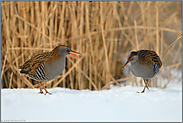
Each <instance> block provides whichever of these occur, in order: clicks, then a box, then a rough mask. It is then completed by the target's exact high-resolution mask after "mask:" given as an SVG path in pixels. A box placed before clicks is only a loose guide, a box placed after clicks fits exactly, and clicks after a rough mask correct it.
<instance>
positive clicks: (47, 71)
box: [20, 45, 81, 94]
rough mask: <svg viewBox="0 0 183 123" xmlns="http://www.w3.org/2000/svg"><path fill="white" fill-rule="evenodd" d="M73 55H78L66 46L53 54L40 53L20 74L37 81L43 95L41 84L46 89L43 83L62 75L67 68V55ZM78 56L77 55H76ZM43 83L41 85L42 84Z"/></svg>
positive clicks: (53, 51) (58, 48)
mask: <svg viewBox="0 0 183 123" xmlns="http://www.w3.org/2000/svg"><path fill="white" fill-rule="evenodd" d="M72 53H78V54H81V53H79V52H75V51H73V50H70V49H69V48H68V47H66V46H64V45H59V46H57V47H56V48H55V49H53V50H52V51H51V52H44V53H40V54H38V55H36V56H33V57H32V58H31V59H29V60H28V61H27V62H25V63H24V65H22V66H20V68H21V70H20V73H22V74H26V75H28V76H29V77H30V78H31V79H34V80H37V81H38V84H39V88H40V92H39V93H41V94H43V91H42V88H41V84H42V86H43V88H44V90H45V91H46V93H49V92H48V91H47V90H46V88H45V87H44V84H43V81H49V80H52V79H54V78H55V77H57V76H58V75H59V74H61V73H62V72H63V70H64V68H65V60H66V59H65V58H66V56H67V55H74V54H72ZM74 56H76V55H74ZM76 57H78V56H76ZM40 82H41V83H40ZM49 94H50V93H49Z"/></svg>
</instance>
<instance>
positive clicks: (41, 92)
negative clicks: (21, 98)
mask: <svg viewBox="0 0 183 123" xmlns="http://www.w3.org/2000/svg"><path fill="white" fill-rule="evenodd" d="M38 85H39V89H40V92H39V93H38V94H43V91H42V88H41V83H40V82H38Z"/></svg>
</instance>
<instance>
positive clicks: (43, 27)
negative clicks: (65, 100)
mask: <svg viewBox="0 0 183 123" xmlns="http://www.w3.org/2000/svg"><path fill="white" fill-rule="evenodd" d="M181 5H182V3H181V1H176V2H173V1H172V2H171V1H159V2H153V1H144V2H142V1H137V2H135V1H129V2H123V1H118V2H117V1H112V2H97V1H95V2H89V1H80V2H75V1H73V2H71V1H70V2H66V1H60V2H58V1H51V2H43V1H36V2H34V1H29V2H28V1H26V2H23V1H22V2H16V1H7V2H1V88H35V87H38V84H37V82H36V81H33V80H31V79H30V78H28V77H26V76H24V75H21V74H20V72H19V66H20V65H22V64H23V63H24V62H26V61H27V60H28V59H30V58H31V57H32V56H33V55H36V54H38V53H41V52H44V51H51V50H52V49H53V48H54V47H55V46H57V45H59V44H62V45H67V46H69V47H70V48H71V49H72V50H75V51H78V52H81V53H82V54H83V56H82V57H81V58H74V57H72V56H67V65H66V68H65V70H64V72H63V73H62V74H61V75H59V76H58V77H57V78H56V79H54V80H52V81H49V82H47V83H45V85H46V87H47V88H51V87H57V86H59V87H66V88H71V89H86V88H87V89H91V90H93V89H94V90H101V89H106V88H109V84H110V83H111V82H113V83H116V84H118V82H119V81H122V82H124V81H128V80H133V81H132V85H139V83H140V82H137V80H136V77H134V76H132V75H131V76H129V75H125V74H124V70H122V66H123V65H124V62H125V61H124V58H125V57H127V53H129V52H130V51H131V50H139V49H151V50H155V51H156V52H157V53H158V54H160V57H161V59H162V62H163V67H162V69H164V70H165V71H167V72H166V73H167V74H166V75H162V72H161V71H160V75H161V76H160V77H166V78H167V79H168V82H169V81H170V80H171V79H172V75H171V73H170V72H168V71H169V69H174V70H175V71H176V70H179V71H180V72H182V69H181V66H182V54H181V53H182V42H181V39H182V38H180V39H179V40H178V41H176V42H175V43H174V44H173V45H172V46H171V47H170V48H169V49H168V50H167V51H166V52H164V53H163V54H161V53H162V52H163V51H165V50H166V48H168V47H169V46H170V44H172V43H173V41H175V40H176V39H177V38H178V37H179V36H180V35H181V34H182V31H181V30H182V29H181V27H182V13H181V12H182V6H181ZM162 69H161V70H162ZM127 76H128V77H127ZM160 80H161V79H160ZM180 81H181V80H180ZM168 82H167V83H168ZM141 84H142V83H141ZM151 86H154V87H163V86H164V85H161V82H160V85H159V86H158V84H157V76H156V77H155V78H154V79H152V82H151ZM165 86H166V85H165ZM165 86H164V87H165Z"/></svg>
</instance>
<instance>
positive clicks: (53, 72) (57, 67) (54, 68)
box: [45, 57, 65, 80]
mask: <svg viewBox="0 0 183 123" xmlns="http://www.w3.org/2000/svg"><path fill="white" fill-rule="evenodd" d="M64 68H65V57H59V58H58V59H56V60H53V61H51V62H50V63H45V69H46V70H45V71H46V75H47V76H48V77H49V80H52V79H54V78H55V77H57V76H58V75H60V74H61V73H62V72H63V70H64Z"/></svg>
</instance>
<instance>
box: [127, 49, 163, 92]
mask: <svg viewBox="0 0 183 123" xmlns="http://www.w3.org/2000/svg"><path fill="white" fill-rule="evenodd" d="M129 62H130V63H131V70H132V73H133V74H134V75H135V76H137V77H142V78H143V79H144V83H145V87H144V89H143V91H142V92H141V93H143V92H145V88H147V89H149V88H148V80H149V79H150V78H153V77H154V76H155V75H156V74H157V73H158V72H159V69H160V68H161V66H162V62H161V59H160V58H159V56H158V55H157V54H156V52H155V51H152V50H139V51H132V52H131V53H130V55H129V57H128V60H127V62H126V63H125V65H124V66H123V68H124V67H125V66H126V65H127V64H128V63H129Z"/></svg>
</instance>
